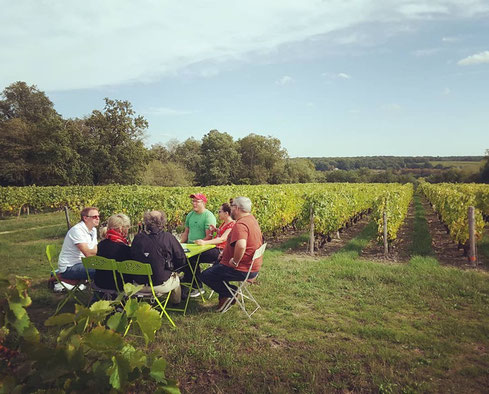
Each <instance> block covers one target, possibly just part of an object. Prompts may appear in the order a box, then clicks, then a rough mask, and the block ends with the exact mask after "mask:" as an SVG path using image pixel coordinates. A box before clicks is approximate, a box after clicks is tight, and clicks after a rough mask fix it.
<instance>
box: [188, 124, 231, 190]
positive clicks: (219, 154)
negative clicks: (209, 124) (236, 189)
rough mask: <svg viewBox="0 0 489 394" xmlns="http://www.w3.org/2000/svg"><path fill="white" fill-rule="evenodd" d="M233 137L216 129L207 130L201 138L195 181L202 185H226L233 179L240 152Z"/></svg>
mask: <svg viewBox="0 0 489 394" xmlns="http://www.w3.org/2000/svg"><path fill="white" fill-rule="evenodd" d="M237 148H238V147H237V144H236V142H234V140H233V137H231V136H230V135H229V134H228V133H221V132H219V131H217V130H211V131H209V132H208V133H207V134H206V135H205V136H204V137H203V138H202V145H201V150H200V151H201V155H202V160H201V162H200V166H199V171H198V172H197V174H196V179H197V181H198V182H199V183H200V184H201V185H203V186H207V185H227V184H230V183H232V182H233V181H234V179H235V178H236V174H237V171H238V170H239V163H240V154H239V152H238V149H237Z"/></svg>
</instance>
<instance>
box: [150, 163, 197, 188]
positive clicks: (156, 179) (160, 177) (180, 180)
mask: <svg viewBox="0 0 489 394" xmlns="http://www.w3.org/2000/svg"><path fill="white" fill-rule="evenodd" d="M192 180H193V176H192V174H191V173H190V172H188V171H187V170H186V169H185V167H183V166H182V165H181V164H179V163H174V162H171V161H168V162H164V163H163V162H161V161H159V160H152V161H150V162H149V164H148V166H147V168H146V171H145V173H144V175H143V180H142V184H143V185H151V186H191V185H192Z"/></svg>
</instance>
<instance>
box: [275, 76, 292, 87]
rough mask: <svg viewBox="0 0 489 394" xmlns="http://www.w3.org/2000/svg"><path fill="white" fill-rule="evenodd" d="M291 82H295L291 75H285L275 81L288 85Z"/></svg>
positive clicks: (278, 83)
mask: <svg viewBox="0 0 489 394" xmlns="http://www.w3.org/2000/svg"><path fill="white" fill-rule="evenodd" d="M291 82H294V79H293V78H292V77H289V76H288V75H284V76H283V77H282V78H280V79H279V80H278V81H275V83H276V84H277V85H280V86H284V85H288V84H289V83H291Z"/></svg>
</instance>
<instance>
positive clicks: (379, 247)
mask: <svg viewBox="0 0 489 394" xmlns="http://www.w3.org/2000/svg"><path fill="white" fill-rule="evenodd" d="M413 232H414V204H413V203H412V202H411V204H410V205H409V208H408V213H407V215H406V219H405V220H404V223H403V224H402V226H401V227H400V228H399V230H398V232H397V239H396V242H394V243H393V244H392V245H391V247H390V250H389V255H388V256H387V257H386V256H384V244H383V242H382V241H379V240H377V239H372V240H371V241H370V242H369V243H368V245H367V246H366V247H365V248H363V250H362V253H361V254H360V257H361V258H362V259H365V260H373V261H391V262H398V263H401V262H403V263H407V262H408V261H409V259H410V258H411V246H412V243H413Z"/></svg>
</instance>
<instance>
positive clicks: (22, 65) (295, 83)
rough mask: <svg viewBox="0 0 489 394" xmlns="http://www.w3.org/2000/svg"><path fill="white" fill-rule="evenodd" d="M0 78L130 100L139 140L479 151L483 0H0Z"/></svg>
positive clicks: (59, 93) (483, 118)
mask: <svg viewBox="0 0 489 394" xmlns="http://www.w3.org/2000/svg"><path fill="white" fill-rule="evenodd" d="M0 9H1V10H2V12H1V13H0V42H2V50H1V51H0V90H3V89H4V88H5V87H6V86H8V85H9V84H11V83H13V82H15V81H18V80H21V81H25V82H27V83H28V84H35V85H37V87H38V88H39V89H40V90H43V91H45V92H46V94H47V95H48V96H49V98H50V99H51V100H52V101H53V102H54V104H55V108H56V109H57V111H58V112H59V113H61V114H62V115H63V116H64V117H66V118H68V117H83V116H87V115H89V114H90V112H91V111H92V110H94V109H101V108H102V107H103V104H104V102H103V99H104V97H109V98H112V99H120V100H129V101H130V102H131V103H132V104H133V107H134V109H135V110H136V112H137V113H138V114H141V115H143V116H144V117H145V118H146V119H147V120H148V122H149V125H150V126H149V129H148V131H147V135H146V139H145V141H146V144H147V145H148V146H150V145H151V144H154V143H158V142H160V143H166V142H168V141H169V140H171V139H177V140H179V141H183V140H185V139H187V138H189V137H194V138H196V139H201V138H202V136H203V135H205V134H206V133H207V132H208V131H209V130H212V129H217V130H219V131H221V132H227V133H229V134H231V135H232V136H233V137H234V138H235V139H238V138H241V137H244V136H246V135H248V134H249V133H257V134H262V135H270V136H273V137H277V138H279V139H280V140H281V142H282V146H283V147H284V148H286V149H287V151H288V152H289V155H290V156H291V157H297V156H368V155H440V156H448V155H483V154H484V153H485V149H489V132H488V130H487V129H488V125H489V1H487V0H484V1H483V0H445V1H443V0H431V1H414V0H412V1H405V0H397V1H366V0H356V1H345V0H343V1H287V0H282V1H265V2H264V1H247V2H235V1H230V0H227V1H221V0H215V1H205V0H200V1H173V0H169V1H156V0H155V1H145V0H143V1H137V2H136V1H126V0H118V1H104V0H101V1H95V0H89V1H83V2H80V1H72V0H67V1H66V0H65V1H26V0H17V1H15V2H12V1H8V0H0Z"/></svg>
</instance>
